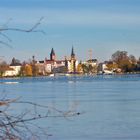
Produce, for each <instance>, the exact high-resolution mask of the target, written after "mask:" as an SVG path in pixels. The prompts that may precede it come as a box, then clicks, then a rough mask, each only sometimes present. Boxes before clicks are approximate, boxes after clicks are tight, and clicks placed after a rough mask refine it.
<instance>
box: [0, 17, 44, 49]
mask: <svg viewBox="0 0 140 140" xmlns="http://www.w3.org/2000/svg"><path fill="white" fill-rule="evenodd" d="M42 20H43V17H41V18H40V19H39V20H38V21H37V22H36V23H35V24H34V25H33V26H32V27H31V28H29V29H20V28H12V27H8V23H9V21H7V22H6V23H5V24H3V25H1V26H0V36H1V37H0V44H2V45H5V46H7V47H12V46H11V42H12V40H11V38H10V37H9V36H8V35H7V34H6V32H7V31H16V32H25V33H32V32H39V33H43V34H45V32H44V31H43V30H39V29H38V26H39V25H40V24H41V21H42ZM2 37H3V38H5V39H6V41H4V40H2V39H1V38H2Z"/></svg>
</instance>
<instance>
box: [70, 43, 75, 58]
mask: <svg viewBox="0 0 140 140" xmlns="http://www.w3.org/2000/svg"><path fill="white" fill-rule="evenodd" d="M71 58H75V53H74V48H73V45H72V50H71Z"/></svg>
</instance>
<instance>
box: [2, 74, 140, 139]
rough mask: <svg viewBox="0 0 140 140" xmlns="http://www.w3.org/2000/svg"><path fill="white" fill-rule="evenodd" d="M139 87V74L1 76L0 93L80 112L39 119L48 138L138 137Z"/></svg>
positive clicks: (21, 107)
mask: <svg viewBox="0 0 140 140" xmlns="http://www.w3.org/2000/svg"><path fill="white" fill-rule="evenodd" d="M139 90H140V75H116V76H115V75H114V76H110V75H106V76H102V75H100V76H94V77H91V76H84V77H80V76H77V77H76V76H75V77H74V76H73V77H40V78H22V79H18V78H17V79H10V78H9V79H0V93H2V95H1V96H4V95H6V96H7V98H17V97H20V100H23V101H33V102H36V103H39V104H43V105H49V106H53V107H55V108H57V109H60V110H63V111H67V110H75V111H76V112H80V113H82V114H81V115H79V116H74V117H72V118H68V119H66V118H63V117H61V118H48V119H43V120H41V121H39V122H38V123H39V124H40V125H43V126H46V127H47V129H48V131H49V133H50V134H52V136H51V137H49V140H139V139H140V133H139V132H140V91H139ZM16 109H17V111H18V110H22V109H24V107H23V106H20V105H18V107H17V106H16Z"/></svg>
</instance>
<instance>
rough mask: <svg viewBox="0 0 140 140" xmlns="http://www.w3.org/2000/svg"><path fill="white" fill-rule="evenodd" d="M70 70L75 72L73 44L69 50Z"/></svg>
mask: <svg viewBox="0 0 140 140" xmlns="http://www.w3.org/2000/svg"><path fill="white" fill-rule="evenodd" d="M71 72H72V73H75V72H76V58H75V53H74V48H73V46H72V50H71Z"/></svg>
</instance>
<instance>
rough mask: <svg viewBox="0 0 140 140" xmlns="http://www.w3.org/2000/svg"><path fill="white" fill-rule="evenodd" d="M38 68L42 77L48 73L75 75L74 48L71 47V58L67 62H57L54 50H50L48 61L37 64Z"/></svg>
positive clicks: (65, 60)
mask: <svg viewBox="0 0 140 140" xmlns="http://www.w3.org/2000/svg"><path fill="white" fill-rule="evenodd" d="M37 65H38V68H39V73H42V74H43V75H46V74H50V73H76V71H77V66H78V61H77V60H76V57H75V53H74V48H73V47H72V51H71V57H70V59H68V60H67V58H66V57H65V59H64V60H57V59H56V54H55V51H54V49H53V48H52V49H51V53H50V59H47V58H46V59H45V60H44V61H39V62H38V63H37Z"/></svg>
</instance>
